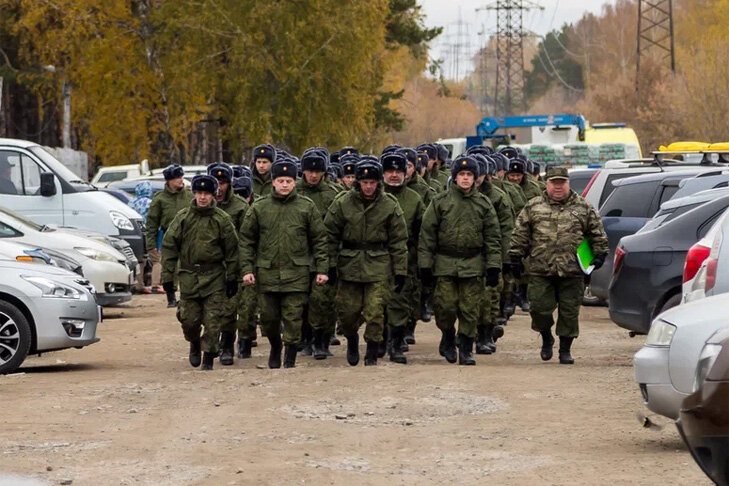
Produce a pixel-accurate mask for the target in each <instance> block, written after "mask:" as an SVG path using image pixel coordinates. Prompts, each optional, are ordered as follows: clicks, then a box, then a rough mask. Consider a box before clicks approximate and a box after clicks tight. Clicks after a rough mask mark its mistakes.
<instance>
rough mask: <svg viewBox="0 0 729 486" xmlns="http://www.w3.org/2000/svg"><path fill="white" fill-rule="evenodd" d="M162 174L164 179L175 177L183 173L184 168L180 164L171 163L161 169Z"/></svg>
mask: <svg viewBox="0 0 729 486" xmlns="http://www.w3.org/2000/svg"><path fill="white" fill-rule="evenodd" d="M162 175H163V176H164V178H165V180H166V181H169V180H172V179H177V178H180V177H182V176H183V175H185V169H183V168H182V166H181V165H180V164H171V165H168V166H167V167H165V170H163V171H162Z"/></svg>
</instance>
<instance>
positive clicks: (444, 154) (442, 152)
mask: <svg viewBox="0 0 729 486" xmlns="http://www.w3.org/2000/svg"><path fill="white" fill-rule="evenodd" d="M433 145H435V148H436V149H437V150H438V158H439V159H440V160H441V161H443V162H447V161H448V160H449V159H450V157H451V155H450V151H449V150H448V148H447V147H446V146H445V145H443V144H441V143H435V144H433Z"/></svg>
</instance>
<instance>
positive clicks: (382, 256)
mask: <svg viewBox="0 0 729 486" xmlns="http://www.w3.org/2000/svg"><path fill="white" fill-rule="evenodd" d="M356 170H357V174H356V181H355V183H354V189H353V190H350V191H346V192H343V193H341V195H339V196H338V197H337V198H336V199H335V200H334V202H333V203H332V205H331V206H329V211H328V212H327V215H326V217H325V218H324V225H325V226H326V228H327V232H328V233H329V248H330V250H329V255H330V262H331V264H332V265H336V267H337V268H336V271H337V280H338V286H337V296H336V303H335V306H336V308H337V315H338V317H339V322H340V324H341V326H342V331H343V332H344V336H345V337H346V338H347V362H349V364H350V365H351V366H356V365H357V363H359V334H358V331H359V327H360V326H361V325H362V323H363V322H364V323H365V324H366V327H365V333H364V338H365V341H366V342H367V351H366V353H365V366H372V365H376V364H377V351H378V343H380V342H382V340H383V337H382V335H383V329H384V308H385V298H386V297H387V296H388V294H389V292H390V291H391V290H392V288H391V285H390V282H391V281H393V282H394V287H395V288H394V291H395V292H398V293H399V292H402V290H403V288H404V286H405V282H406V278H407V274H408V256H407V239H408V231H407V226H406V224H405V218H404V217H403V211H402V209H401V208H400V205H399V204H398V202H397V199H395V197H394V196H392V195H390V194H387V193H385V192H384V191H383V188H382V168H381V166H380V163H379V161H378V160H377V159H376V158H374V157H369V156H367V157H363V159H362V160H361V161H360V162H359V164H357V169H356Z"/></svg>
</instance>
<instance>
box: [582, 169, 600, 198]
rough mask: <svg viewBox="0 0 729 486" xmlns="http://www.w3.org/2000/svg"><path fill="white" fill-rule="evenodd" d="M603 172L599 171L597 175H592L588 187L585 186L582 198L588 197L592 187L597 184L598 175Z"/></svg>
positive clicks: (596, 172)
mask: <svg viewBox="0 0 729 486" xmlns="http://www.w3.org/2000/svg"><path fill="white" fill-rule="evenodd" d="M601 170H602V169H597V171H595V173H594V174H592V178H591V179H590V182H588V183H587V185H586V186H585V190H584V191H582V194H581V195H582V197H585V196H587V193H588V192H589V190H590V188H591V187H592V185H593V184H594V183H595V179H597V175H598V174H599V173H600V171H601Z"/></svg>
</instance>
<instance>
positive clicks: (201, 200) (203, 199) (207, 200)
mask: <svg viewBox="0 0 729 486" xmlns="http://www.w3.org/2000/svg"><path fill="white" fill-rule="evenodd" d="M193 196H195V204H197V207H199V208H206V207H208V206H210V205H211V204H212V203H213V194H212V193H211V192H205V191H195V192H194V193H193Z"/></svg>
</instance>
